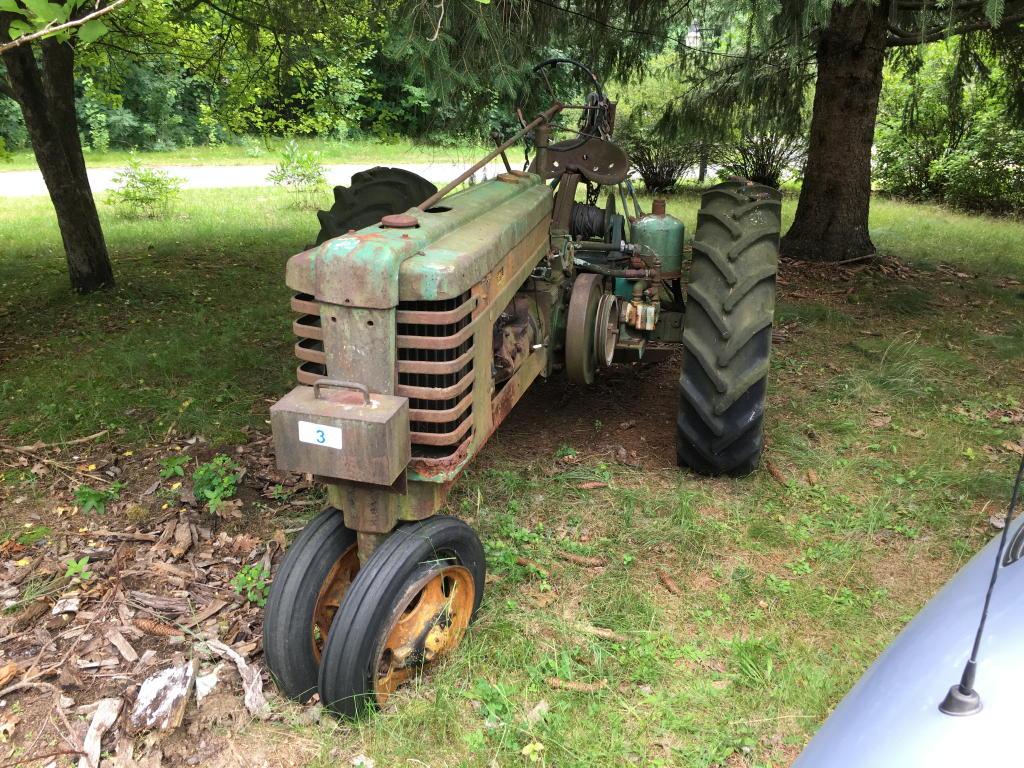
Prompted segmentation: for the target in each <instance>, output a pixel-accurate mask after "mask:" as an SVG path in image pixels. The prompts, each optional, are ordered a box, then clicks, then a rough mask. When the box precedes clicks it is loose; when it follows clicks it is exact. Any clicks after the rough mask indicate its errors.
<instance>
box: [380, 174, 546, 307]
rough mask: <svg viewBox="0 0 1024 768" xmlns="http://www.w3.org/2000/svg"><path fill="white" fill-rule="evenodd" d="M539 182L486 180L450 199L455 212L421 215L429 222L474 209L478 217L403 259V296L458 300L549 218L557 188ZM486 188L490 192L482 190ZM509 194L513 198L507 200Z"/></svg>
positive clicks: (534, 179) (530, 179)
mask: <svg viewBox="0 0 1024 768" xmlns="http://www.w3.org/2000/svg"><path fill="white" fill-rule="evenodd" d="M539 181H540V180H539V179H538V177H537V176H534V175H531V176H525V177H520V182H519V183H518V184H502V183H501V182H498V181H490V182H485V183H484V184H481V185H479V186H477V187H473V188H472V189H469V190H466V191H465V192H460V193H458V194H456V195H452V196H451V197H449V198H447V199H446V200H445V206H448V207H450V208H451V210H449V211H445V212H443V213H424V214H422V215H421V216H420V218H421V219H425V220H426V221H427V222H428V223H429V222H430V221H433V219H434V218H441V217H446V216H452V215H454V214H459V215H464V214H466V213H468V212H469V211H474V216H473V217H472V218H471V219H468V220H466V221H465V222H464V223H463V225H462V226H460V227H458V228H457V229H453V230H451V231H450V232H448V233H446V234H445V235H444V236H443V237H440V238H438V239H436V240H434V241H433V242H431V243H429V244H428V245H426V246H424V247H423V249H422V252H421V253H419V254H416V255H415V256H413V257H412V258H410V259H408V260H407V261H405V262H403V264H402V267H401V282H400V295H401V298H402V299H403V300H411V299H446V298H452V297H454V296H459V295H461V294H462V293H464V292H465V291H468V290H470V289H471V288H472V287H473V286H474V285H476V284H477V283H478V282H480V280H482V279H483V278H484V277H486V276H487V275H488V274H489V273H490V272H491V271H492V270H493V269H495V267H497V266H498V265H499V264H501V263H502V262H503V261H504V260H505V258H506V257H507V256H508V254H509V252H510V251H512V250H513V249H514V248H516V247H517V246H518V245H519V244H520V243H522V242H523V240H524V238H526V237H527V236H528V235H529V234H530V233H531V232H532V231H533V230H534V229H535V228H536V227H537V225H538V224H539V223H540V222H541V221H545V220H547V218H548V216H549V214H550V212H551V190H550V189H549V188H548V187H547V186H545V185H544V184H541V183H539ZM485 190H486V191H487V192H488V194H487V195H486V196H484V195H482V194H480V192H483V191H485ZM510 193H511V194H510ZM505 195H508V197H507V198H504V196H505ZM503 198H504V199H503ZM492 201H494V202H492ZM498 201H501V202H498ZM485 213H486V214H487V215H486V216H485V215H483V214H485Z"/></svg>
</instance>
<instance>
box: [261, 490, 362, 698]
mask: <svg viewBox="0 0 1024 768" xmlns="http://www.w3.org/2000/svg"><path fill="white" fill-rule="evenodd" d="M358 570H359V556H358V553H357V551H356V534H355V531H352V530H350V529H348V528H346V527H345V521H344V518H343V516H342V513H341V512H340V511H338V510H337V509H334V508H333V507H328V508H327V509H325V510H324V511H323V512H321V513H320V514H319V515H318V516H317V517H315V518H314V519H313V520H312V521H310V523H309V524H308V525H307V526H306V527H305V528H303V529H302V533H300V534H299V536H298V538H296V539H295V541H294V542H292V545H291V546H290V547H289V548H288V551H287V552H286V553H285V556H284V560H283V562H282V563H281V567H280V568H279V569H278V572H277V575H276V576H275V577H274V581H273V583H272V584H271V586H270V596H269V597H268V598H267V606H266V609H265V612H264V617H263V653H264V654H265V655H266V658H267V666H268V667H269V668H270V674H271V677H273V678H274V680H275V681H276V683H277V685H278V687H279V688H280V689H281V691H282V692H283V693H284V694H285V695H286V696H287V697H288V698H290V699H295V700H297V701H303V702H304V701H307V700H308V699H309V698H310V697H311V696H312V695H313V694H314V693H316V692H317V687H316V686H317V675H318V672H319V666H320V657H321V652H322V649H323V645H324V643H325V642H326V640H327V636H328V631H329V629H330V627H331V625H332V623H333V620H334V618H335V615H336V613H337V612H338V607H339V605H340V604H341V602H342V600H343V598H344V597H345V594H346V592H347V590H348V587H349V585H350V584H351V583H352V580H353V578H354V577H355V574H356V573H357V572H358Z"/></svg>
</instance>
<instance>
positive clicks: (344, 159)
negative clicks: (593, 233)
mask: <svg viewBox="0 0 1024 768" xmlns="http://www.w3.org/2000/svg"><path fill="white" fill-rule="evenodd" d="M285 143H286V140H285V139H280V138H268V139H266V140H265V141H264V140H255V139H254V140H252V141H249V142H246V143H245V144H218V145H216V146H207V145H203V146H196V147H182V148H179V149H172V150H166V151H156V152H141V153H139V159H140V160H142V162H143V163H145V164H146V165H265V164H268V163H269V164H274V163H277V161H278V159H279V155H280V153H281V149H282V147H284V145H285ZM296 143H297V144H298V145H299V147H300V148H301V149H303V150H306V151H309V150H312V151H316V152H319V153H320V154H321V155H322V160H323V162H324V163H328V164H332V163H363V162H373V163H395V162H405V163H430V162H444V161H451V162H463V161H466V160H470V161H472V160H476V159H477V158H478V156H479V155H481V154H483V152H485V151H486V150H487V149H490V148H489V147H488V148H486V149H482V148H480V147H476V146H471V145H468V144H467V145H454V146H444V147H439V146H433V145H429V144H418V143H414V142H412V141H409V140H408V139H401V140H397V141H395V142H393V143H390V144H383V143H380V142H377V141H367V140H346V141H337V140H331V139H304V138H299V139H296ZM130 157H131V153H130V152H129V151H128V150H127V149H111V150H109V151H107V152H95V151H92V150H87V151H86V153H85V162H86V164H87V165H88V166H89V167H90V168H101V167H117V168H119V167H121V166H123V165H124V164H125V163H126V162H128V159H129V158H130ZM36 167H37V166H36V160H35V157H34V156H33V155H32V152H31V150H27V149H24V150H18V151H16V152H12V153H11V154H10V157H9V158H8V159H7V160H4V159H3V158H0V173H3V172H4V171H26V170H34V169H35V168H36Z"/></svg>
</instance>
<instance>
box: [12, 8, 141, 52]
mask: <svg viewBox="0 0 1024 768" xmlns="http://www.w3.org/2000/svg"><path fill="white" fill-rule="evenodd" d="M127 2H128V0H114V2H112V3H111V4H110V5H105V6H103V7H102V8H97V9H96V10H95V11H93V12H92V13H87V14H86V15H85V16H81V17H80V18H77V19H71V20H70V21H65V22H64V23H63V24H53V23H52V22H51V23H50V24H47V25H46V26H45V27H43V28H42V29H40V30H38V31H36V32H32V33H31V34H28V35H23V36H21V37H19V38H16V39H14V40H11V41H10V42H6V43H0V53H3V52H4V51H9V50H11V49H12V48H17V47H18V46H19V45H26V44H28V43H31V42H34V41H36V40H40V39H42V38H44V37H51V36H53V35H55V34H57V33H59V32H66V31H67V30H69V29H74V28H75V27H80V26H82V25H83V24H88V23H89V22H90V21H93V20H95V19H98V18H99V17H100V16H106V15H107V14H108V13H110V12H111V11H113V10H114V9H115V8H117V7H118V6H121V5H124V4H125V3H127Z"/></svg>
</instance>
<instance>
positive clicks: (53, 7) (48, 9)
mask: <svg viewBox="0 0 1024 768" xmlns="http://www.w3.org/2000/svg"><path fill="white" fill-rule="evenodd" d="M22 2H23V3H24V4H25V7H26V8H28V9H29V11H31V12H32V15H33V16H34V17H36V19H37V20H38V21H40V22H41V24H40V26H42V25H44V24H49V23H50V22H54V21H58V22H64V21H67V20H68V18H69V17H70V16H71V6H70V5H60V4H59V3H51V2H49V1H48V0H22Z"/></svg>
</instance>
